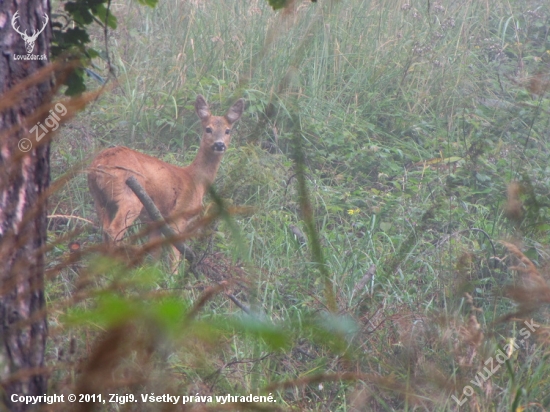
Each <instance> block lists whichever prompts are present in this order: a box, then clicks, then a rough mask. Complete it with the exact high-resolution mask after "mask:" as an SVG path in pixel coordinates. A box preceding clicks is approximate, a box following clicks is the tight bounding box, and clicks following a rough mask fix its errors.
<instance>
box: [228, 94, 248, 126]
mask: <svg viewBox="0 0 550 412" xmlns="http://www.w3.org/2000/svg"><path fill="white" fill-rule="evenodd" d="M243 111H244V99H239V100H237V101H236V102H235V104H234V105H233V106H231V107H230V108H229V110H228V111H227V114H226V115H225V118H226V119H227V121H228V122H229V123H230V124H233V123H235V122H236V121H237V120H239V119H240V118H241V116H242V115H243Z"/></svg>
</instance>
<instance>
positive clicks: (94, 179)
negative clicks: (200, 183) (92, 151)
mask: <svg viewBox="0 0 550 412" xmlns="http://www.w3.org/2000/svg"><path fill="white" fill-rule="evenodd" d="M130 176H134V177H135V178H136V179H137V181H138V182H139V183H140V184H141V186H143V188H144V189H145V191H146V192H147V194H148V195H149V196H150V197H151V198H152V199H153V201H154V202H155V204H156V205H157V207H158V208H159V210H160V211H161V213H162V214H163V215H165V216H166V215H169V214H171V213H172V212H174V211H175V210H174V208H175V207H176V206H178V208H179V209H181V208H186V207H192V205H190V204H189V205H183V204H182V202H181V199H182V198H185V197H186V193H187V192H188V191H189V190H190V187H189V186H190V185H192V184H193V182H192V180H191V179H190V177H189V176H188V172H187V171H186V170H185V168H182V167H178V166H175V165H172V164H170V163H166V162H163V161H162V160H159V159H157V158H156V157H153V156H149V155H147V154H145V153H141V152H137V151H135V150H132V149H129V148H127V147H124V146H117V147H112V148H109V149H105V150H103V151H102V152H100V153H99V154H98V155H97V156H96V157H95V159H94V160H93V161H92V164H91V165H90V172H89V174H88V183H89V186H90V190H91V191H92V193H94V197H96V195H99V196H101V197H103V198H104V199H105V200H106V201H109V202H115V203H117V204H119V203H121V202H124V200H125V199H128V198H129V197H130V198H133V197H134V196H135V195H134V193H133V192H132V191H131V189H130V188H129V187H128V186H127V185H126V179H128V178H129V177H130ZM98 191H99V192H101V193H98ZM201 200H202V198H201Z"/></svg>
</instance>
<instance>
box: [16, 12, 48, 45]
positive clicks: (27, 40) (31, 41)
mask: <svg viewBox="0 0 550 412" xmlns="http://www.w3.org/2000/svg"><path fill="white" fill-rule="evenodd" d="M18 18H19V10H18V11H16V12H15V14H14V15H13V17H12V19H11V26H12V27H13V29H14V30H15V31H16V32H17V33H19V34H20V35H21V38H22V39H23V40H24V41H25V48H26V49H27V54H31V53H32V50H33V49H34V43H35V42H36V39H37V38H38V35H39V34H40V33H42V32H43V31H44V29H45V28H46V25H47V24H48V21H49V18H48V15H47V14H46V13H44V25H43V26H42V28H41V29H40V31H39V32H38V33H37V32H36V30H33V31H32V36H29V35H28V34H27V30H25V33H21V31H20V30H19V27H15V25H16V23H17V19H18Z"/></svg>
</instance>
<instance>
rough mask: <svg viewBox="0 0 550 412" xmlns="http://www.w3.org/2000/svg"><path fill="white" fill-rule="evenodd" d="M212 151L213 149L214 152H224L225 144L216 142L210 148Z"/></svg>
mask: <svg viewBox="0 0 550 412" xmlns="http://www.w3.org/2000/svg"><path fill="white" fill-rule="evenodd" d="M212 149H214V151H215V152H225V143H224V142H216V143H214V145H213V146H212Z"/></svg>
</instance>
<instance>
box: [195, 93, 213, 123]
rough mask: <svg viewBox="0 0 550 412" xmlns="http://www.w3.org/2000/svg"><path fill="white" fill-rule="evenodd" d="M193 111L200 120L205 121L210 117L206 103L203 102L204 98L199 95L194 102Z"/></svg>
mask: <svg viewBox="0 0 550 412" xmlns="http://www.w3.org/2000/svg"><path fill="white" fill-rule="evenodd" d="M195 111H196V112H197V116H199V119H201V120H206V119H208V118H209V117H210V110H209V109H208V103H206V100H204V97H202V95H200V94H199V95H198V96H197V100H196V101H195Z"/></svg>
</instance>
